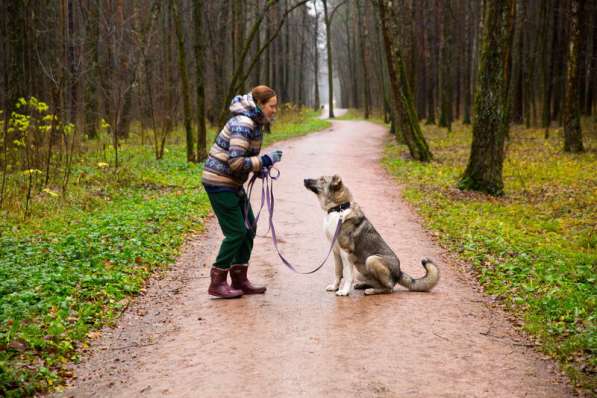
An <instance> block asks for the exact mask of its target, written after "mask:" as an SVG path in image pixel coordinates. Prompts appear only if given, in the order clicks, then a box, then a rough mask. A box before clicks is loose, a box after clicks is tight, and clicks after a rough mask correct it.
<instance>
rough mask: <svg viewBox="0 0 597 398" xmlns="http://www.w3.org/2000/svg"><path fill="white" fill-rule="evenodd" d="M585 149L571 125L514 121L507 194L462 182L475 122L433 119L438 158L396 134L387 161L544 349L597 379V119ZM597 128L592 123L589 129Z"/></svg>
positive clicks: (581, 376)
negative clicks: (573, 148)
mask: <svg viewBox="0 0 597 398" xmlns="http://www.w3.org/2000/svg"><path fill="white" fill-rule="evenodd" d="M591 127H592V128H593V130H591V129H589V128H586V129H585V145H586V147H587V148H588V149H589V150H588V151H587V152H586V153H584V154H579V155H571V154H565V153H563V152H562V149H561V148H562V142H563V141H562V138H561V132H559V131H558V132H555V133H554V132H553V131H552V134H551V135H552V137H551V138H550V139H549V140H545V139H544V138H543V130H538V129H522V128H513V129H512V130H511V137H512V138H511V141H510V143H509V144H508V149H507V156H506V162H505V164H504V183H505V190H506V195H505V197H502V198H493V197H489V196H485V195H482V194H477V193H472V192H461V191H459V190H458V189H456V188H455V187H456V185H457V182H458V179H459V177H460V176H461V174H462V172H463V171H464V168H465V166H466V162H467V160H468V154H469V150H470V142H471V132H470V128H469V127H464V126H462V125H455V126H454V131H453V132H452V133H451V134H447V132H446V131H445V130H443V129H439V128H436V127H434V126H423V128H424V130H425V136H426V138H427V139H428V141H429V144H430V146H431V149H432V151H433V154H434V157H435V160H434V161H433V162H431V163H429V164H421V163H419V162H415V161H411V160H408V157H407V156H406V154H405V153H406V152H407V151H406V148H405V147H403V146H398V145H397V144H395V143H390V144H389V145H388V146H387V148H386V153H385V159H384V164H385V166H386V167H387V169H388V170H389V171H390V172H391V173H392V174H393V175H394V176H395V177H396V179H397V181H398V182H399V183H401V184H403V185H404V189H403V196H404V198H405V199H406V200H407V201H409V202H410V203H412V204H414V205H415V207H416V208H417V210H418V211H419V213H420V214H421V215H422V216H423V218H424V220H425V223H426V225H427V227H429V228H430V229H432V230H433V231H436V232H437V233H438V237H439V239H440V242H441V243H442V244H443V245H444V246H445V247H447V248H449V249H450V250H452V251H454V252H457V253H459V254H460V256H461V257H462V258H464V259H465V260H467V261H468V262H470V263H471V264H472V265H473V266H474V269H475V270H476V272H477V275H478V277H479V280H480V282H481V283H482V284H483V285H484V288H485V291H486V292H487V293H488V294H491V295H494V296H496V297H498V298H499V299H501V300H503V303H504V304H505V305H506V307H507V308H508V309H510V310H511V311H513V312H514V313H516V314H517V315H518V316H519V317H521V318H522V319H523V321H524V329H525V330H526V331H528V332H529V333H530V334H531V335H533V336H535V337H536V339H537V341H538V342H539V343H540V344H541V347H542V349H543V350H544V351H545V352H546V353H548V354H550V355H552V356H553V357H555V358H556V359H558V360H559V361H560V362H561V363H562V365H563V368H564V369H565V370H566V371H567V372H568V374H569V375H570V376H571V377H572V379H573V380H574V381H575V382H576V383H578V384H579V385H581V386H583V387H585V388H589V389H591V390H592V389H595V388H597V381H596V378H595V372H596V371H597V355H596V354H597V326H596V320H597V319H596V318H597V316H596V314H597V313H596V305H597V287H596V286H597V283H596V282H597V251H596V246H597V230H596V229H597V219H596V218H595V215H596V214H597V173H595V170H597V153H596V151H595V150H596V143H597V140H596V139H595V131H594V125H593V126H591ZM587 132H588V133H587Z"/></svg>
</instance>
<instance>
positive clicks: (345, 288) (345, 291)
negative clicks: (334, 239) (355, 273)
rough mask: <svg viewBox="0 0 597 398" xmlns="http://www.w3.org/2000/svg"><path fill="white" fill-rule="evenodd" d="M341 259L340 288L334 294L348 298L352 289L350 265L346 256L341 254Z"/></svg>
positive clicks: (343, 253)
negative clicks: (341, 278)
mask: <svg viewBox="0 0 597 398" xmlns="http://www.w3.org/2000/svg"><path fill="white" fill-rule="evenodd" d="M341 258H342V273H343V275H342V276H343V280H342V287H341V288H340V289H339V290H338V291H337V292H336V296H348V295H349V294H350V290H351V289H352V282H353V280H352V263H351V262H350V260H349V259H348V254H346V253H345V252H342V253H341Z"/></svg>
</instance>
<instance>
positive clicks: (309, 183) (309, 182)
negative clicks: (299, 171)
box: [304, 178, 318, 193]
mask: <svg viewBox="0 0 597 398" xmlns="http://www.w3.org/2000/svg"><path fill="white" fill-rule="evenodd" d="M304 184H305V188H307V189H308V190H309V191H313V192H315V193H318V190H317V186H316V181H315V180H313V179H311V178H305V180H304Z"/></svg>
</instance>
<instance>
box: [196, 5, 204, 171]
mask: <svg viewBox="0 0 597 398" xmlns="http://www.w3.org/2000/svg"><path fill="white" fill-rule="evenodd" d="M203 12H204V7H203V0H193V33H194V36H193V37H194V40H193V46H194V49H195V84H196V87H195V89H196V97H197V98H196V100H197V161H198V162H201V161H203V160H205V159H206V158H207V127H206V126H205V78H204V73H205V72H204V67H203V62H204V59H205V40H204V39H203Z"/></svg>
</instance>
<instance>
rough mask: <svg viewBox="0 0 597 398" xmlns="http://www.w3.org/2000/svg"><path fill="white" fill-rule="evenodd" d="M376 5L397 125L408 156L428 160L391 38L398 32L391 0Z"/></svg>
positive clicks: (424, 142) (403, 68) (429, 154)
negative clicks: (408, 152)
mask: <svg viewBox="0 0 597 398" xmlns="http://www.w3.org/2000/svg"><path fill="white" fill-rule="evenodd" d="M378 8H379V14H380V18H381V30H382V35H383V41H384V46H385V52H386V63H387V65H388V74H389V77H390V87H391V92H392V98H393V106H394V114H395V115H396V118H397V124H398V126H397V127H398V129H399V130H400V133H401V134H402V136H403V137H404V140H405V142H406V145H407V146H408V149H409V151H410V154H411V156H412V157H413V158H414V159H416V160H420V161H423V162H427V161H430V160H431V158H432V155H431V152H430V150H429V146H428V145H427V141H426V140H425V137H424V136H423V134H422V133H421V127H420V126H419V119H418V117H417V113H416V110H415V107H414V103H413V99H412V95H411V93H410V87H409V84H408V78H407V76H406V71H405V66H404V61H403V59H402V53H401V51H400V48H399V45H398V43H397V41H396V40H394V39H393V38H395V37H396V34H397V26H396V15H395V12H394V6H393V4H392V1H391V0H380V1H379V2H378Z"/></svg>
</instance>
